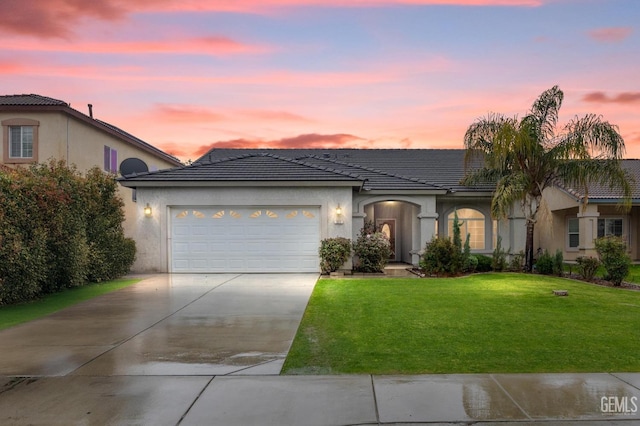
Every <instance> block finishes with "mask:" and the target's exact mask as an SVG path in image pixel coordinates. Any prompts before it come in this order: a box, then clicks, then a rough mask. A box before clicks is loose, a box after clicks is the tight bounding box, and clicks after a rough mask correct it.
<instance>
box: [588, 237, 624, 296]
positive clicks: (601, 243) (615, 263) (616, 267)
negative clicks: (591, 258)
mask: <svg viewBox="0 0 640 426" xmlns="http://www.w3.org/2000/svg"><path fill="white" fill-rule="evenodd" d="M595 243H596V251H597V252H598V255H599V256H600V261H601V262H602V265H603V266H604V269H605V270H606V271H607V275H606V277H605V279H606V280H608V281H611V282H612V283H613V285H615V286H619V285H620V284H622V281H623V280H624V279H625V278H626V277H627V274H628V273H629V268H630V266H631V258H630V257H629V255H628V254H627V245H626V244H625V242H624V241H623V240H622V238H619V237H614V236H609V237H602V238H598V239H597V240H596V241H595Z"/></svg>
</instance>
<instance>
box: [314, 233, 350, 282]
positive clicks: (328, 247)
mask: <svg viewBox="0 0 640 426" xmlns="http://www.w3.org/2000/svg"><path fill="white" fill-rule="evenodd" d="M319 254H320V268H321V270H322V272H323V273H325V274H328V273H329V272H335V271H337V270H338V269H339V268H340V267H341V266H342V265H344V263H345V262H346V261H347V260H348V259H349V255H350V254H351V240H350V239H348V238H341V237H338V238H327V239H324V240H322V241H321V242H320V250H319Z"/></svg>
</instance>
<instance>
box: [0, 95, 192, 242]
mask: <svg viewBox="0 0 640 426" xmlns="http://www.w3.org/2000/svg"><path fill="white" fill-rule="evenodd" d="M0 124H1V125H2V149H1V150H0V165H4V167H11V168H13V167H19V166H25V165H29V164H33V163H38V162H41V163H42V162H46V161H48V160H49V159H59V160H65V161H66V162H67V164H75V165H76V167H77V168H78V170H80V171H81V172H85V171H87V170H89V169H90V168H92V167H95V166H98V167H100V168H102V169H103V170H105V172H109V173H118V171H119V169H120V167H121V165H122V164H123V161H125V160H127V159H137V160H138V161H136V160H131V161H129V162H128V163H129V164H131V163H133V164H134V166H139V167H147V168H148V169H150V170H159V169H165V168H167V167H174V166H178V165H180V164H181V163H180V161H179V160H178V159H177V158H175V157H173V156H171V155H169V154H167V153H165V152H163V151H161V150H159V149H158V148H156V147H154V146H152V145H149V144H148V143H146V142H144V141H142V140H140V139H138V138H136V137H135V136H133V135H131V134H129V133H127V132H125V131H123V130H121V129H119V128H117V127H115V126H113V125H111V124H109V123H106V122H104V121H101V120H97V119H95V118H93V114H92V112H91V109H90V110H89V115H85V114H83V113H81V112H79V111H77V110H75V109H73V108H71V106H70V105H69V104H68V103H66V102H64V101H61V100H58V99H53V98H48V97H45V96H40V95H9V96H0ZM142 163H144V166H141V164H142ZM126 164H127V163H125V165H126ZM134 169H135V167H134ZM120 195H121V197H122V199H123V200H124V203H125V217H126V218H127V220H126V221H125V224H124V228H125V234H126V235H128V236H130V235H133V234H134V228H135V224H136V223H135V220H134V218H135V217H137V210H138V209H140V207H139V204H137V203H136V202H135V198H134V196H135V193H134V192H133V191H131V190H129V189H126V188H120Z"/></svg>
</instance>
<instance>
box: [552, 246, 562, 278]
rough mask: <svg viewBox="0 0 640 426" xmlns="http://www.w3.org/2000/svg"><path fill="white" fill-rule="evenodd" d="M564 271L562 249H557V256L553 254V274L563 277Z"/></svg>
mask: <svg viewBox="0 0 640 426" xmlns="http://www.w3.org/2000/svg"><path fill="white" fill-rule="evenodd" d="M563 273H564V257H563V255H562V250H559V249H558V250H556V254H555V256H553V274H554V275H557V276H559V277H561V276H562V275H563Z"/></svg>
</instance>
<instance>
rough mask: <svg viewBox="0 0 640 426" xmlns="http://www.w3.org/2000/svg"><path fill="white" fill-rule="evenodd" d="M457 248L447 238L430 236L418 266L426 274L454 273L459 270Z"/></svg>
mask: <svg viewBox="0 0 640 426" xmlns="http://www.w3.org/2000/svg"><path fill="white" fill-rule="evenodd" d="M458 256H459V254H458V249H457V247H456V245H455V244H454V243H453V242H452V241H451V240H450V239H449V238H436V237H434V238H432V239H431V241H430V242H429V243H428V244H427V247H426V249H425V251H424V254H423V255H422V258H421V259H420V268H422V269H423V270H424V271H425V273H427V274H428V275H454V274H457V273H459V272H460V270H459V268H458V266H457V262H458Z"/></svg>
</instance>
